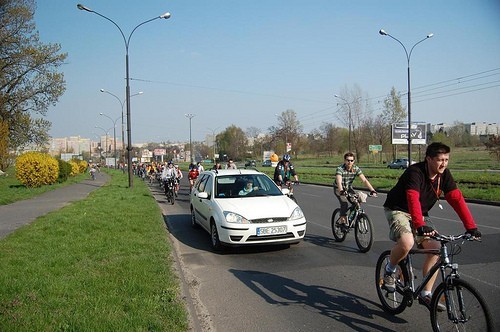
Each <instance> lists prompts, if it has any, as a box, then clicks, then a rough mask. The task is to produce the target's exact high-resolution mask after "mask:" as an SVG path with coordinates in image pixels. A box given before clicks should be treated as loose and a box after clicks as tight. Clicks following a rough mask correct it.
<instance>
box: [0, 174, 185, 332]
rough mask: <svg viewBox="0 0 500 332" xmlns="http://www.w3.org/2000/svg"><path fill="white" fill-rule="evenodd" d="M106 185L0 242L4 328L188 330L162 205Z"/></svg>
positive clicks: (138, 185) (117, 182)
mask: <svg viewBox="0 0 500 332" xmlns="http://www.w3.org/2000/svg"><path fill="white" fill-rule="evenodd" d="M127 184H128V183H127V176H126V174H121V173H119V172H113V178H112V181H111V183H110V184H109V185H106V186H105V187H103V188H101V189H98V190H96V191H94V192H93V193H91V194H90V195H89V197H88V198H87V199H85V200H82V201H79V202H76V203H74V204H71V205H70V206H67V207H65V208H63V209H61V210H59V211H57V212H53V213H49V214H48V215H46V216H44V217H42V218H38V219H37V220H36V221H35V222H33V223H31V224H30V225H27V226H25V227H23V228H21V229H19V230H17V231H16V232H14V233H12V234H11V235H9V236H8V237H7V238H5V239H3V240H1V241H0V267H1V271H2V272H1V273H0V331H58V330H59V331H186V330H187V329H188V323H187V313H186V311H185V308H184V306H183V303H182V302H181V301H180V297H179V286H178V280H177V279H176V277H175V274H174V273H172V258H171V256H170V253H171V247H170V242H169V240H168V237H167V231H166V230H165V224H164V221H163V218H162V214H161V211H160V209H159V207H158V205H157V203H156V201H155V200H154V198H153V197H152V196H151V193H150V192H149V190H148V188H147V187H146V185H145V184H144V183H143V182H142V181H135V182H134V187H133V188H132V189H128V188H127Z"/></svg>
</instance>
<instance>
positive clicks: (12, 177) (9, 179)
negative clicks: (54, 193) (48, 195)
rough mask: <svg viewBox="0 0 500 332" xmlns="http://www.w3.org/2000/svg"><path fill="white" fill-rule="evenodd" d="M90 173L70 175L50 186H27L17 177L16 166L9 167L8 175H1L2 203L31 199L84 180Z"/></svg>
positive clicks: (0, 196) (0, 194)
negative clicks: (62, 181) (66, 178)
mask: <svg viewBox="0 0 500 332" xmlns="http://www.w3.org/2000/svg"><path fill="white" fill-rule="evenodd" d="M88 176H89V175H88V174H80V175H77V176H74V177H70V178H69V179H68V180H67V181H66V182H64V183H55V184H53V185H50V186H42V187H39V188H26V187H25V186H24V185H22V184H21V182H19V180H17V179H16V169H15V168H14V167H11V168H8V169H7V171H6V175H3V176H0V205H5V204H10V203H14V202H16V201H19V200H23V199H29V198H32V197H35V196H38V195H40V194H43V193H44V192H47V191H50V190H54V189H57V188H61V187H63V186H67V185H69V184H73V183H78V182H80V181H82V180H83V179H84V178H85V177H88Z"/></svg>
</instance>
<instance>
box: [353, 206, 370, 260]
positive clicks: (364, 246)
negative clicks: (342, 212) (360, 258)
mask: <svg viewBox="0 0 500 332" xmlns="http://www.w3.org/2000/svg"><path fill="white" fill-rule="evenodd" d="M354 238H355V239H356V244H357V245H358V248H359V251H361V252H368V251H369V250H370V249H371V247H372V245H373V224H372V221H371V220H370V218H368V216H367V215H366V214H364V213H362V214H360V215H359V216H358V219H356V223H355V224H354Z"/></svg>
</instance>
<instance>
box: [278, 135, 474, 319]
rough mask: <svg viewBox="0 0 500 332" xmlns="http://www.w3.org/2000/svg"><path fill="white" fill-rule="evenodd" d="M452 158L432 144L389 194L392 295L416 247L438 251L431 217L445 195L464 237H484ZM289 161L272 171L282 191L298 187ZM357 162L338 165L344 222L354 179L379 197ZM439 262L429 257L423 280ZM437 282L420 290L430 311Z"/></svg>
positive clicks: (349, 156)
mask: <svg viewBox="0 0 500 332" xmlns="http://www.w3.org/2000/svg"><path fill="white" fill-rule="evenodd" d="M449 156H450V148H449V147H448V146H447V145H445V144H443V143H439V142H435V143H432V144H430V145H429V146H428V147H427V149H426V154H425V160H424V161H422V162H419V163H416V164H413V165H409V166H408V168H407V169H406V171H405V172H404V173H403V175H402V176H401V177H400V178H399V180H398V182H397V184H396V185H395V186H394V187H393V188H392V189H391V190H390V191H389V193H388V194H387V198H386V200H385V203H384V204H383V207H384V211H385V215H386V219H387V221H388V224H389V238H390V239H391V240H392V241H394V242H395V244H394V246H393V248H392V250H391V255H390V261H389V263H388V264H387V266H386V267H385V275H384V285H383V287H384V288H385V289H386V290H387V291H388V292H394V291H395V280H396V275H395V273H396V266H397V265H398V264H399V262H401V261H402V260H403V259H404V258H405V257H406V256H407V254H408V252H409V251H410V249H411V248H412V247H413V245H414V244H415V243H416V244H417V245H418V247H420V248H425V249H439V247H440V243H439V242H437V241H434V240H432V238H431V237H432V236H434V235H437V234H438V233H437V231H436V228H435V226H434V225H433V223H432V221H431V220H430V218H429V214H428V212H429V210H430V209H431V208H432V207H433V206H434V205H435V204H436V203H438V207H439V208H440V209H442V208H443V206H442V205H441V203H440V199H441V196H444V198H445V200H446V201H447V202H448V203H449V204H450V206H451V207H452V208H453V209H454V210H455V212H456V213H457V215H458V216H459V218H460V220H461V221H462V223H463V225H464V228H465V230H466V233H467V234H469V236H471V237H473V238H475V239H480V238H481V232H480V231H479V230H478V228H477V225H476V222H475V221H474V219H473V217H472V214H471V213H470V210H469V208H468V207H467V205H466V204H465V199H464V197H463V195H462V192H461V191H460V190H459V189H458V187H457V184H456V183H455V181H454V179H453V176H452V175H451V172H450V170H449V169H448V168H447V166H448V162H449ZM290 159H291V157H290V155H288V154H285V155H284V156H283V158H282V160H280V161H279V162H278V165H277V166H276V169H275V171H274V181H275V182H276V184H278V185H280V186H281V185H284V184H287V183H290V182H291V181H292V180H294V181H295V182H297V183H298V176H297V173H296V171H295V168H294V167H293V165H292V163H291V162H290ZM355 161H356V158H355V155H354V153H352V152H348V153H346V154H345V155H344V163H343V164H341V165H339V166H338V167H337V169H336V172H335V180H334V183H333V187H334V193H335V196H336V197H337V199H338V200H339V204H340V211H341V212H340V216H341V218H340V219H339V222H340V223H346V222H347V221H346V218H347V217H346V214H347V210H348V200H347V199H346V193H347V192H353V191H354V189H353V182H354V179H355V178H356V177H359V179H360V180H361V181H362V182H363V184H364V185H365V186H366V187H367V188H368V190H369V191H370V195H371V196H377V191H376V190H375V188H374V187H373V186H372V185H371V183H370V182H369V181H368V179H367V178H366V176H365V175H364V174H363V172H362V171H361V169H360V168H359V167H358V166H356V165H355V164H354V163H355ZM438 259H439V256H436V255H432V254H429V255H427V257H426V259H425V262H424V265H423V269H422V274H423V275H424V276H425V275H426V274H427V273H428V272H429V270H430V268H431V267H432V266H433V265H434V264H435V263H436V261H437V260H438ZM436 277H437V275H434V276H433V277H432V278H431V280H430V281H429V282H428V283H427V285H426V286H425V288H424V289H422V291H421V293H420V295H419V297H418V300H419V303H420V304H423V305H425V306H427V307H429V306H430V303H431V299H432V288H433V284H434V281H435V279H436ZM438 310H445V307H444V305H442V304H441V305H440V306H438Z"/></svg>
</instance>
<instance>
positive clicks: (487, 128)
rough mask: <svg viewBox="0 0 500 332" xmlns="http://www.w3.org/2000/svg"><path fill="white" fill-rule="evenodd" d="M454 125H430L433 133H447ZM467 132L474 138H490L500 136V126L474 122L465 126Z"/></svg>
mask: <svg viewBox="0 0 500 332" xmlns="http://www.w3.org/2000/svg"><path fill="white" fill-rule="evenodd" d="M453 126H454V125H453V124H447V123H437V124H432V125H430V131H431V133H439V132H447V131H448V130H449V129H450V128H451V127H453ZM464 127H465V131H466V132H467V133H469V134H471V135H473V136H489V135H499V134H500V124H497V123H486V122H472V123H465V124H464Z"/></svg>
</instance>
